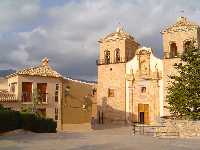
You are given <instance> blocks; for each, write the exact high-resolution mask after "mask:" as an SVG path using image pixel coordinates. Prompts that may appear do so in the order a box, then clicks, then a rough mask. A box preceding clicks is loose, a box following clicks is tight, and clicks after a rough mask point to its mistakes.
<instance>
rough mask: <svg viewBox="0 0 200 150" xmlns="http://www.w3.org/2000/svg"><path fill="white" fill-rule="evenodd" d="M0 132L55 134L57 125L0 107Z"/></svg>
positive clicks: (50, 121) (35, 116)
mask: <svg viewBox="0 0 200 150" xmlns="http://www.w3.org/2000/svg"><path fill="white" fill-rule="evenodd" d="M0 121H1V123H0V132H6V131H11V130H15V129H24V130H29V131H32V132H38V133H51V132H56V127H57V123H56V122H55V121H54V120H53V119H46V118H42V117H40V116H38V115H37V114H34V113H27V112H21V113H20V112H17V111H13V110H8V109H6V108H3V107H1V106H0Z"/></svg>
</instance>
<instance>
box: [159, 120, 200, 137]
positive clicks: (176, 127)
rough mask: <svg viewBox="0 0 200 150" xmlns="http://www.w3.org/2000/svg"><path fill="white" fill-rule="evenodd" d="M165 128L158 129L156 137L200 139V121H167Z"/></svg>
mask: <svg viewBox="0 0 200 150" xmlns="http://www.w3.org/2000/svg"><path fill="white" fill-rule="evenodd" d="M163 126H164V127H161V128H158V129H157V134H156V136H161V137H166V136H168V137H169V136H174V135H177V136H178V137H180V138H189V137H200V121H188V120H165V122H164V123H163Z"/></svg>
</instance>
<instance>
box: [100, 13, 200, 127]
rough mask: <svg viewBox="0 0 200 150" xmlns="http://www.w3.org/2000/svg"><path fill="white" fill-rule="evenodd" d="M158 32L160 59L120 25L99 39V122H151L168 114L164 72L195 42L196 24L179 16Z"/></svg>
mask: <svg viewBox="0 0 200 150" xmlns="http://www.w3.org/2000/svg"><path fill="white" fill-rule="evenodd" d="M161 34H162V38H163V59H160V58H157V57H155V56H154V51H153V49H151V48H147V47H143V46H141V45H140V44H139V43H138V42H137V41H136V40H135V38H134V37H133V36H131V35H130V34H128V33H127V32H125V31H124V30H123V28H122V27H118V28H117V30H116V32H113V33H111V34H109V35H107V36H106V37H104V38H102V39H100V40H99V44H100V50H99V59H98V60H97V66H98V85H97V107H98V108H97V121H98V122H99V123H119V122H121V123H131V122H140V123H145V124H152V123H156V122H159V121H160V118H161V117H162V116H168V115H170V113H169V111H168V109H167V105H168V104H167V99H166V95H167V88H168V86H169V81H170V79H169V77H168V76H169V75H172V74H176V71H175V69H174V68H173V65H174V63H178V62H180V55H181V54H182V53H184V51H185V50H186V49H187V47H188V46H189V45H190V43H191V42H194V43H195V46H199V43H200V27H199V25H197V24H195V23H193V22H191V21H189V20H188V19H187V18H185V17H180V18H178V19H177V22H176V23H175V24H173V25H170V26H168V27H167V28H166V29H164V30H163V31H161Z"/></svg>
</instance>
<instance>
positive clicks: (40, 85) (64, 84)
mask: <svg viewBox="0 0 200 150" xmlns="http://www.w3.org/2000/svg"><path fill="white" fill-rule="evenodd" d="M4 82H5V81H4ZM4 88H5V86H4ZM94 89H95V84H94V83H86V82H81V81H78V80H72V79H69V78H65V77H63V76H62V75H60V74H59V73H57V72H56V71H55V70H53V69H52V68H51V66H50V65H49V63H48V59H47V58H44V59H43V60H42V62H41V64H40V65H38V66H35V67H30V68H26V69H23V70H19V71H17V72H16V73H13V74H10V75H8V76H7V91H5V89H4V90H3V91H1V92H0V104H2V105H3V106H4V107H7V108H10V109H14V110H18V111H22V110H24V109H27V108H33V105H35V107H36V109H37V112H38V113H40V114H41V115H43V116H44V117H47V118H52V119H54V120H55V121H57V127H58V130H64V129H65V125H66V124H73V123H76V124H77V123H83V122H90V119H91V117H92V105H93V104H95V99H94V97H95V93H94V92H93V91H94ZM33 101H35V102H33ZM88 101H90V102H91V103H90V104H89V105H87V102H88ZM86 107H87V108H86Z"/></svg>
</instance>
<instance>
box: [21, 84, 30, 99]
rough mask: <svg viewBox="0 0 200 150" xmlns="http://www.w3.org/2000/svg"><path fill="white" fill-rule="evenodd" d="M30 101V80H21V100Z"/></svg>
mask: <svg viewBox="0 0 200 150" xmlns="http://www.w3.org/2000/svg"><path fill="white" fill-rule="evenodd" d="M31 101H32V82H22V102H31Z"/></svg>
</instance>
